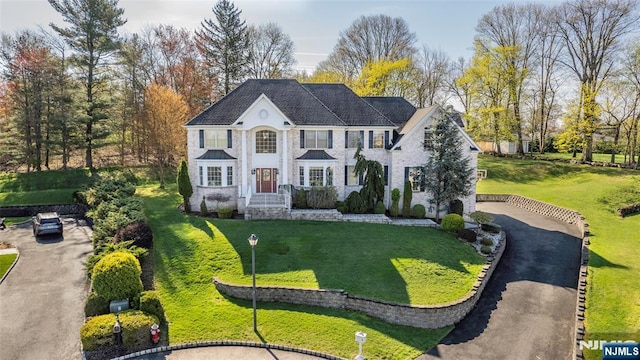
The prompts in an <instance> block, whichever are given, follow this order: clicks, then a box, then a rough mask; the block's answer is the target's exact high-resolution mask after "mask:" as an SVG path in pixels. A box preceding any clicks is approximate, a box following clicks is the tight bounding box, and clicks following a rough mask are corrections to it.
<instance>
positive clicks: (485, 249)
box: [480, 245, 491, 255]
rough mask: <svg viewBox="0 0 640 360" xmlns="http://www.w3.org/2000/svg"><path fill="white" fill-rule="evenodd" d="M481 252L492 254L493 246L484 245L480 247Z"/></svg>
mask: <svg viewBox="0 0 640 360" xmlns="http://www.w3.org/2000/svg"><path fill="white" fill-rule="evenodd" d="M480 252H481V253H483V254H485V255H487V254H491V246H487V245H483V246H482V247H480Z"/></svg>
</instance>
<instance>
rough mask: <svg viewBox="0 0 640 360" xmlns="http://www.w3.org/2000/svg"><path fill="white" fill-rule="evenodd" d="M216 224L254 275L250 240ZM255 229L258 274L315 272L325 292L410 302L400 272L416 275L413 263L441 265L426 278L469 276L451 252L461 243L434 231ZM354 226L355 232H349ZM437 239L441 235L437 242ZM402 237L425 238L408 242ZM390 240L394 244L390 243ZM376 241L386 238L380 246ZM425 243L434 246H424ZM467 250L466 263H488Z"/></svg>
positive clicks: (317, 225)
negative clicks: (332, 291)
mask: <svg viewBox="0 0 640 360" xmlns="http://www.w3.org/2000/svg"><path fill="white" fill-rule="evenodd" d="M275 224H277V225H275ZM216 225H217V226H218V228H219V229H220V231H222V233H224V234H226V235H227V239H228V241H229V242H230V243H231V245H232V246H233V247H234V249H235V250H236V252H237V253H238V255H239V256H240V257H241V259H242V266H243V272H244V273H245V274H246V275H251V247H250V246H249V243H248V241H247V239H246V238H245V239H238V236H234V235H233V234H237V233H238V229H231V228H229V227H228V226H229V223H228V222H216ZM250 225H251V227H252V228H253V229H254V230H255V233H256V234H257V235H258V236H259V237H260V240H259V241H258V245H257V246H256V249H255V250H256V273H257V274H277V273H285V272H290V271H299V270H311V271H312V272H313V274H314V275H315V279H316V281H317V283H318V287H319V288H321V289H341V290H345V291H347V292H349V293H350V294H352V295H361V296H366V297H373V298H378V299H382V300H387V301H393V302H398V303H405V304H409V303H411V301H410V297H409V294H408V292H407V282H406V280H405V279H404V278H403V277H402V274H401V272H400V271H401V270H399V268H401V267H408V268H409V269H406V272H412V271H414V270H413V269H411V268H412V267H415V265H416V264H415V262H414V260H418V261H420V262H423V263H427V264H421V265H420V266H421V267H426V266H434V267H436V269H435V270H432V273H431V274H425V276H433V273H435V274H437V273H438V272H443V273H444V272H448V275H449V276H451V271H450V270H453V271H455V272H456V273H460V274H467V275H468V274H470V273H469V271H468V270H467V268H466V267H465V264H463V263H462V260H461V259H460V258H458V257H457V256H455V254H457V253H455V254H454V255H452V254H451V253H450V251H449V250H450V247H451V246H458V245H460V244H459V243H458V242H457V240H455V239H454V238H452V237H450V235H444V234H441V233H439V232H436V230H433V229H424V228H423V229H419V230H418V229H406V228H404V227H400V226H389V225H377V224H365V225H355V224H352V223H351V224H348V223H326V222H313V221H305V222H296V225H295V233H292V230H291V229H288V228H287V226H286V223H285V222H278V223H274V222H268V221H264V222H260V221H252V222H251V223H250ZM274 225H275V226H274ZM350 228H353V230H352V231H349V229H350ZM396 232H400V233H401V235H399V236H400V238H398V240H397V241H396V240H395V239H394V238H393V236H394V233H396ZM248 235H249V234H247V237H248ZM435 235H437V236H439V237H435V238H434V236H435ZM403 236H413V237H416V236H418V237H422V238H421V239H420V240H419V241H403V240H401V239H402V237H403ZM328 237H331V238H328ZM388 237H391V239H393V240H392V241H389V240H388V239H387V238H388ZM376 239H383V240H381V241H378V242H376ZM422 241H433V242H434V243H432V244H429V246H424V245H423V244H424V243H422ZM463 245H464V244H463ZM465 250H467V251H469V253H465V254H464V256H465V258H464V260H465V261H469V262H471V263H472V264H482V263H484V259H482V258H480V257H476V256H475V255H473V254H475V252H474V250H473V249H472V248H471V247H469V249H465ZM457 251H460V250H459V249H458V250H457ZM470 254H472V255H470ZM474 261H475V262H474ZM431 264H435V265H431ZM440 269H442V270H440ZM424 271H428V270H424ZM414 275H415V274H414ZM271 285H277V284H271Z"/></svg>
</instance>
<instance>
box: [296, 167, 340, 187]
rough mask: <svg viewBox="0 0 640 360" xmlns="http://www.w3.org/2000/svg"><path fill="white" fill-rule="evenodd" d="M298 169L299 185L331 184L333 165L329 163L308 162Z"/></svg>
mask: <svg viewBox="0 0 640 360" xmlns="http://www.w3.org/2000/svg"><path fill="white" fill-rule="evenodd" d="M299 169H300V186H306V187H309V186H333V167H332V166H331V165H330V164H329V163H321V164H318V163H317V162H308V163H306V164H303V165H300V167H299ZM305 181H306V182H305Z"/></svg>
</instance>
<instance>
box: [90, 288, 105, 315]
mask: <svg viewBox="0 0 640 360" xmlns="http://www.w3.org/2000/svg"><path fill="white" fill-rule="evenodd" d="M108 313H109V300H107V299H105V298H103V297H102V296H100V295H98V294H96V293H95V292H92V293H91V294H89V297H88V298H87V303H86V304H85V305H84V315H85V316H86V317H91V316H97V315H103V314H108Z"/></svg>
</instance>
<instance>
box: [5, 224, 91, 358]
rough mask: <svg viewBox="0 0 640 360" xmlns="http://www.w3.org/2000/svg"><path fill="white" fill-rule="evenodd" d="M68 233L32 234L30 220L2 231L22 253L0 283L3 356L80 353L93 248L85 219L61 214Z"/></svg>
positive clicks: (53, 355)
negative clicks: (87, 268)
mask: <svg viewBox="0 0 640 360" xmlns="http://www.w3.org/2000/svg"><path fill="white" fill-rule="evenodd" d="M63 223H64V237H62V236H58V235H52V236H42V237H39V238H38V240H37V241H36V239H35V238H34V236H33V234H32V230H31V225H30V224H25V225H18V226H12V227H9V228H7V229H5V230H1V231H0V241H6V242H10V243H13V244H14V245H15V246H16V247H17V248H18V250H19V251H20V258H19V260H18V263H17V264H16V266H15V267H14V268H13V270H11V273H9V275H8V276H7V278H5V280H4V281H3V282H2V284H0V349H1V350H0V352H1V354H0V358H2V359H11V360H18V359H25V360H27V359H29V360H31V359H51V360H57V359H60V360H63V359H64V360H67V359H81V353H80V327H81V326H82V324H83V322H84V303H85V299H86V296H87V293H88V291H89V282H88V280H87V276H86V274H85V272H84V266H83V263H84V261H85V260H86V258H87V256H88V255H89V254H90V253H91V251H92V245H91V230H90V228H89V227H88V226H87V225H86V224H85V223H84V221H83V220H77V219H71V218H69V219H66V218H64V219H63Z"/></svg>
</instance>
